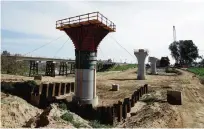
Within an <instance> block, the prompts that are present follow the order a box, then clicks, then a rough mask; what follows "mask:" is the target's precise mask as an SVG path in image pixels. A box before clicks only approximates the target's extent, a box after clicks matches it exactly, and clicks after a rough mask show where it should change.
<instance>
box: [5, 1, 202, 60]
mask: <svg viewBox="0 0 204 129" xmlns="http://www.w3.org/2000/svg"><path fill="white" fill-rule="evenodd" d="M95 11H99V12H100V13H102V14H103V15H104V16H106V17H107V18H108V19H110V20H111V21H113V22H114V23H115V24H116V32H113V33H109V34H108V35H107V36H106V37H105V38H104V39H103V40H102V41H101V43H100V45H99V50H98V59H108V58H111V59H114V61H121V60H122V61H125V60H127V62H136V57H132V56H134V49H142V48H144V49H148V50H149V56H155V57H157V58H161V57H162V56H169V57H171V56H170V51H169V50H168V46H169V44H170V43H171V42H172V41H173V28H172V27H173V25H175V26H176V33H177V40H193V42H194V43H195V44H196V45H197V46H198V48H199V50H200V51H199V53H200V54H201V55H204V2H181V1H171V2H153V1H151V2H147V1H145V2H140V1H131V2H130V1H129V2H116V1H113V2H108V1H100V2H98V1H95V2H71V1H61V2H49V1H45V2H39V1H33V2H28V1H27V2H5V1H4V2H1V35H2V38H1V49H2V50H1V51H3V50H8V51H9V52H11V53H20V54H25V53H27V52H30V51H32V50H34V49H35V48H37V47H39V46H41V45H44V44H46V43H47V42H50V41H52V40H53V39H56V38H58V37H59V36H61V35H64V36H63V37H61V38H60V39H59V40H57V41H54V42H53V43H51V44H50V45H48V46H45V47H43V48H41V49H39V50H37V51H35V52H32V53H30V54H28V56H31V55H32V56H44V57H60V58H72V59H74V58H75V54H74V45H73V43H72V41H71V40H70V38H69V37H68V36H67V35H66V34H65V33H64V32H63V31H59V30H57V29H55V22H56V21H57V20H60V19H63V18H67V17H72V16H76V15H80V14H85V13H89V12H95ZM113 38H114V39H116V40H117V41H118V42H119V43H120V44H121V45H122V46H123V47H124V48H126V49H127V50H128V52H130V53H131V54H132V56H131V55H130V54H128V53H127V52H126V51H125V50H124V49H123V48H121V47H120V46H119V45H118V44H117V43H116V42H115V41H114V40H113ZM66 40H68V41H67V42H66V43H65V45H64V46H63V48H62V49H61V50H60V51H59V52H57V51H58V50H59V49H60V48H61V47H62V45H63V43H64V42H65V41H66ZM170 59H171V62H173V60H172V58H170ZM146 61H147V60H146Z"/></svg>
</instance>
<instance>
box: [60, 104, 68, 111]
mask: <svg viewBox="0 0 204 129" xmlns="http://www.w3.org/2000/svg"><path fill="white" fill-rule="evenodd" d="M59 108H61V109H63V110H67V105H66V104H65V103H60V104H59Z"/></svg>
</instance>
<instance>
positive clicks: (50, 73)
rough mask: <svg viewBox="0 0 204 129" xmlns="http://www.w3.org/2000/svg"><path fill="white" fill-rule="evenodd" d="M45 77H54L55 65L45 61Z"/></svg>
mask: <svg viewBox="0 0 204 129" xmlns="http://www.w3.org/2000/svg"><path fill="white" fill-rule="evenodd" d="M45 76H51V77H55V63H54V62H53V61H46V71H45Z"/></svg>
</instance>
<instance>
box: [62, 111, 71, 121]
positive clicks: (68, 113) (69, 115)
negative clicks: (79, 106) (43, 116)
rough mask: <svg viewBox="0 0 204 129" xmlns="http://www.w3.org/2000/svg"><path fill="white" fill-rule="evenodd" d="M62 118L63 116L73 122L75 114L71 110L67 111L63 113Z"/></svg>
mask: <svg viewBox="0 0 204 129" xmlns="http://www.w3.org/2000/svg"><path fill="white" fill-rule="evenodd" d="M61 118H62V119H63V120H65V121H69V122H72V121H73V119H74V117H73V115H72V114H71V113H70V112H66V113H65V114H63V115H62V116H61Z"/></svg>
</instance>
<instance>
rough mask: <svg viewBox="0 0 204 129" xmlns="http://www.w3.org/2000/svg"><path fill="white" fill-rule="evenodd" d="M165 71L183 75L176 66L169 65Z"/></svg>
mask: <svg viewBox="0 0 204 129" xmlns="http://www.w3.org/2000/svg"><path fill="white" fill-rule="evenodd" d="M165 72H166V73H175V74H177V75H181V74H182V73H181V72H180V71H178V70H176V69H175V68H169V67H167V68H166V69H165Z"/></svg>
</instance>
